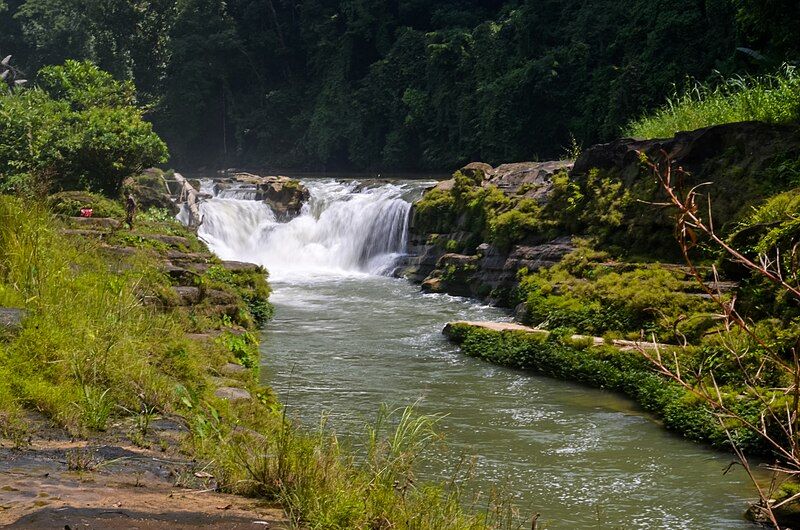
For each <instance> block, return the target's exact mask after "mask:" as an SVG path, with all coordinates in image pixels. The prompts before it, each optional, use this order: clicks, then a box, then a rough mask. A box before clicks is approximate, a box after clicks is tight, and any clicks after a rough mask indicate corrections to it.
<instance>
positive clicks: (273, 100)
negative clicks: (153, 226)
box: [0, 0, 800, 170]
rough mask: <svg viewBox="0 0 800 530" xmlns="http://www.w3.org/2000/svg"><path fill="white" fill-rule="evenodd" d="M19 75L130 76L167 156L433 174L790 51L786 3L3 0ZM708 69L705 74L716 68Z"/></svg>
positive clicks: (531, 153) (625, 117)
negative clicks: (67, 68) (91, 67)
mask: <svg viewBox="0 0 800 530" xmlns="http://www.w3.org/2000/svg"><path fill="white" fill-rule="evenodd" d="M5 4H6V6H5V9H3V1H0V13H2V14H0V52H4V53H13V54H14V55H15V59H16V61H17V64H18V65H19V66H20V68H21V69H23V70H24V71H25V72H27V73H28V74H29V75H32V74H31V72H36V71H38V70H39V68H40V67H42V66H44V65H48V64H62V63H63V62H64V61H65V60H66V59H70V58H72V59H88V60H91V61H93V62H94V63H96V64H97V65H98V66H99V67H100V68H102V69H103V70H106V71H109V72H111V73H112V74H113V75H114V76H115V77H116V78H117V79H118V80H130V81H133V82H134V83H135V85H136V87H137V88H138V94H137V98H138V100H139V101H141V102H142V103H143V104H145V105H146V106H147V108H148V114H147V118H148V119H149V120H151V121H152V122H153V123H154V125H155V128H156V131H157V132H158V133H159V134H160V135H161V136H162V137H163V138H164V139H165V140H166V141H167V143H168V144H169V145H170V149H171V151H172V153H173V156H174V162H175V163H180V164H185V165H194V166H199V165H202V164H225V163H230V164H253V165H267V166H273V167H274V166H284V167H286V166H291V167H298V168H299V167H306V168H313V169H329V170H331V169H392V168H394V169H445V168H452V167H454V166H457V165H458V164H461V163H464V162H467V161H470V160H483V161H487V162H490V163H496V162H501V161H512V160H522V159H533V158H536V157H539V158H547V157H555V156H559V155H560V154H561V153H562V152H563V151H564V147H565V146H567V145H569V144H570V142H571V138H572V137H574V138H575V139H576V140H577V142H578V143H579V144H584V145H588V144H590V143H594V142H597V141H603V140H608V139H611V138H614V137H616V136H618V135H619V134H620V131H621V129H622V127H623V126H624V125H625V124H626V123H628V122H629V121H630V120H632V119H635V118H638V117H640V116H641V115H642V114H643V113H644V112H645V111H647V110H648V109H652V108H655V107H658V106H659V105H660V104H661V103H662V102H663V101H664V98H665V96H667V95H668V94H671V93H672V92H673V91H674V87H675V85H683V84H685V83H686V80H687V78H692V79H696V80H698V81H706V80H708V79H715V78H722V77H724V76H727V75H732V74H740V73H756V74H757V73H762V72H770V71H775V70H777V69H778V68H779V67H780V66H781V65H782V64H783V63H785V62H793V61H794V62H796V61H798V60H800V4H799V3H798V2H796V1H795V0H767V1H763V0H678V1H674V2H661V1H657V0H621V1H619V0H592V1H584V0H563V1H562V0H559V1H556V0H483V1H478V0H444V1H437V2H430V1H427V0H308V1H303V2H297V1H294V0H227V1H223V0H86V1H78V0H27V1H21V0H5ZM720 74H721V75H720Z"/></svg>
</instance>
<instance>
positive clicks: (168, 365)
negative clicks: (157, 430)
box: [0, 196, 209, 434]
mask: <svg viewBox="0 0 800 530" xmlns="http://www.w3.org/2000/svg"><path fill="white" fill-rule="evenodd" d="M151 259H152V258H151ZM167 286H168V281H167V279H166V278H165V277H164V276H163V275H162V274H161V273H160V272H158V271H157V270H156V269H155V268H154V266H153V265H152V264H149V263H148V262H147V258H146V257H145V256H141V257H140V258H136V257H134V258H125V260H124V261H120V260H116V261H115V260H114V259H113V258H111V257H109V256H105V257H104V256H103V255H102V253H101V252H100V249H99V247H98V243H96V242H92V241H88V240H82V239H75V240H71V239H68V238H65V237H63V236H61V234H60V233H59V232H58V228H57V226H56V225H55V224H54V220H53V218H52V215H51V214H50V212H49V211H48V210H46V209H45V208H43V207H41V206H38V205H36V204H34V203H32V202H29V201H26V200H23V199H19V198H15V197H10V196H0V305H3V306H6V307H16V308H20V309H24V310H25V315H26V316H25V319H24V323H23V326H22V329H21V330H19V332H18V333H15V334H13V335H12V336H11V337H7V338H6V339H5V340H4V341H2V342H0V366H1V367H2V370H0V407H2V408H3V409H4V410H6V411H8V412H6V416H8V417H13V416H14V415H15V414H17V415H18V412H19V410H20V408H26V409H33V410H37V411H39V412H40V413H42V414H44V415H45V416H47V417H48V418H50V419H52V420H54V421H55V422H56V423H57V424H59V425H61V426H63V427H65V428H66V429H68V430H69V431H71V432H73V433H76V434H83V433H88V432H91V431H98V430H104V429H105V428H106V425H107V423H108V421H109V420H110V419H111V418H113V417H115V416H119V415H124V414H125V411H131V410H133V411H137V410H141V409H143V408H148V409H152V410H158V411H162V412H170V411H172V410H174V408H175V404H176V403H178V398H177V394H176V393H177V391H178V390H179V389H180V388H182V387H189V388H193V389H197V391H201V390H202V388H203V386H204V385H205V384H206V381H207V377H206V376H205V370H206V365H207V364H208V363H209V359H208V358H207V356H206V355H207V354H206V352H205V351H204V350H203V349H202V348H201V347H199V346H198V345H197V344H195V343H192V342H190V341H189V340H187V339H186V338H185V337H184V332H183V330H182V328H181V327H180V325H179V324H178V322H177V321H176V319H175V318H174V317H172V316H171V315H169V314H165V313H162V312H160V311H159V310H158V309H156V308H154V307H148V306H145V305H144V304H143V303H142V302H141V299H142V298H143V296H142V295H143V294H147V293H149V292H153V293H155V292H158V291H159V290H161V289H166V288H167Z"/></svg>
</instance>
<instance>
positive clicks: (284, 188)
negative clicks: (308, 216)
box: [234, 173, 311, 219]
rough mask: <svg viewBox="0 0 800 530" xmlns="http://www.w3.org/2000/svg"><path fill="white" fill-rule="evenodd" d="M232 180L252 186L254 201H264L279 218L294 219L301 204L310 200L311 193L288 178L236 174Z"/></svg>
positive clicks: (298, 212) (301, 206)
mask: <svg viewBox="0 0 800 530" xmlns="http://www.w3.org/2000/svg"><path fill="white" fill-rule="evenodd" d="M234 178H235V179H236V181H237V182H239V183H241V184H248V185H252V186H254V187H255V189H256V196H255V198H256V200H258V201H264V202H265V203H266V204H267V205H269V207H270V208H272V210H273V211H274V212H275V215H277V216H278V217H279V218H283V219H286V218H292V217H296V216H297V215H299V214H300V210H301V209H302V208H303V204H305V203H306V202H307V201H308V200H309V199H310V198H311V193H310V192H309V191H308V189H307V188H306V187H305V186H303V185H302V184H301V183H300V181H298V180H295V179H291V178H289V177H283V176H268V177H261V176H258V175H253V174H251V173H237V174H236V175H235V176H234Z"/></svg>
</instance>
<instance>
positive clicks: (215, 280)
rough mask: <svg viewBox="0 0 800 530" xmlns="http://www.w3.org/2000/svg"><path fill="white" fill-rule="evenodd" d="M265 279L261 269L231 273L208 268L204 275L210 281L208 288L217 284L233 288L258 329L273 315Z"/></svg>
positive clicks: (225, 270)
mask: <svg viewBox="0 0 800 530" xmlns="http://www.w3.org/2000/svg"><path fill="white" fill-rule="evenodd" d="M267 277H268V275H267V271H265V270H263V269H259V270H255V271H250V270H247V271H235V272H232V271H229V270H227V269H225V268H224V267H222V266H219V265H214V266H212V267H210V268H209V269H208V270H207V271H206V273H205V274H204V278H205V279H206V280H209V281H210V284H209V285H210V286H214V285H215V284H217V285H227V286H230V287H233V289H234V290H235V291H236V293H237V294H239V296H241V297H242V299H243V300H244V301H245V303H246V304H247V307H248V310H249V313H250V314H251V315H252V317H253V319H254V320H255V324H256V325H257V326H259V327H263V326H264V325H266V324H267V322H269V321H270V319H272V316H273V314H274V308H273V306H272V304H271V303H270V302H269V295H270V293H271V289H270V287H269V284H268V283H267Z"/></svg>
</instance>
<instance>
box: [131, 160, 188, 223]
mask: <svg viewBox="0 0 800 530" xmlns="http://www.w3.org/2000/svg"><path fill="white" fill-rule="evenodd" d="M128 194H132V195H133V196H134V198H135V199H136V202H137V203H138V204H139V209H140V210H141V211H146V210H149V209H151V208H155V209H158V210H167V211H168V212H169V213H170V214H172V215H177V213H178V206H177V205H176V204H175V203H174V202H173V201H172V197H171V196H170V193H169V188H167V183H166V181H165V180H164V174H163V172H161V171H160V170H157V169H150V170H147V171H146V172H144V173H142V174H141V175H137V176H135V177H131V178H129V179H127V180H126V181H125V182H124V183H123V186H122V195H123V197H127V196H128Z"/></svg>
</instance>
